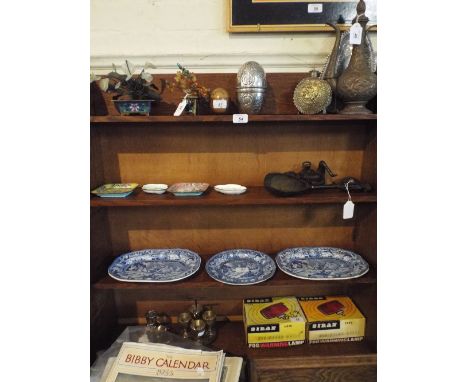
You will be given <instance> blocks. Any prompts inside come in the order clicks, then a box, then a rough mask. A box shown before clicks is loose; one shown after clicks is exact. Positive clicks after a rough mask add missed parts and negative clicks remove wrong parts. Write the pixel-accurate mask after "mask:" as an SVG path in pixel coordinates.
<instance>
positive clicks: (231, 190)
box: [214, 184, 247, 195]
mask: <svg viewBox="0 0 468 382" xmlns="http://www.w3.org/2000/svg"><path fill="white" fill-rule="evenodd" d="M214 189H215V190H216V191H218V192H221V193H222V194H226V195H239V194H243V193H244V192H245V191H246V190H247V187H245V186H241V185H240V184H218V185H217V186H214Z"/></svg>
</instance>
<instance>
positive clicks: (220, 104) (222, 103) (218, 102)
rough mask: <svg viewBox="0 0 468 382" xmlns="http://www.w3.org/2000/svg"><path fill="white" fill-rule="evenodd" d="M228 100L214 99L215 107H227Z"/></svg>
mask: <svg viewBox="0 0 468 382" xmlns="http://www.w3.org/2000/svg"><path fill="white" fill-rule="evenodd" d="M226 108H227V101H226V100H225V99H214V100H213V109H226Z"/></svg>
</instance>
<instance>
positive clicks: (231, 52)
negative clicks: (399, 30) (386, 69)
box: [91, 0, 377, 73]
mask: <svg viewBox="0 0 468 382" xmlns="http://www.w3.org/2000/svg"><path fill="white" fill-rule="evenodd" d="M227 2H228V1H227V0H91V70H92V71H93V72H95V73H104V72H108V71H109V69H110V68H111V64H112V63H115V64H117V65H120V64H121V63H122V62H123V61H124V59H125V58H128V59H129V60H130V61H132V62H133V63H135V64H143V63H145V62H146V61H150V62H152V63H153V64H155V65H156V66H157V67H158V69H156V70H155V71H156V72H159V73H174V72H175V71H176V70H177V68H176V63H177V62H180V63H181V64H183V65H184V66H187V67H188V68H189V69H191V70H193V71H194V72H198V73H203V72H237V70H238V69H239V67H240V65H242V64H243V63H244V62H246V61H249V60H255V61H258V62H259V63H260V64H261V65H262V66H263V67H264V68H265V70H266V71H267V72H307V71H309V70H311V69H313V67H314V64H315V65H316V66H317V69H319V68H321V65H323V63H324V62H325V60H326V57H327V55H328V54H329V53H330V51H331V49H332V47H333V43H334V35H333V34H332V33H249V34H245V33H241V34H238V33H235V34H233V33H228V32H226V27H227V8H228V6H227ZM371 39H372V43H373V45H374V49H376V44H377V42H376V36H375V33H372V36H371Z"/></svg>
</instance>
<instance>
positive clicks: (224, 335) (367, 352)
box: [210, 322, 377, 368]
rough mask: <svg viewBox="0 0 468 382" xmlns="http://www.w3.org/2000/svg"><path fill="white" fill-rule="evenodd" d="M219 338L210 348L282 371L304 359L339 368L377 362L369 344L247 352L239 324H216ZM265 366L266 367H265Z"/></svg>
mask: <svg viewBox="0 0 468 382" xmlns="http://www.w3.org/2000/svg"><path fill="white" fill-rule="evenodd" d="M218 331H219V333H218V337H217V339H216V341H215V342H214V343H213V344H212V345H211V346H210V347H212V348H214V349H223V350H224V351H225V352H227V353H229V355H234V356H239V357H247V358H248V359H250V360H253V361H255V362H258V361H262V362H265V363H266V362H268V363H269V364H270V365H269V366H270V367H274V365H275V363H276V364H277V365H278V367H280V366H279V365H281V368H284V367H285V363H286V362H287V363H289V367H291V368H293V367H295V366H300V365H302V367H304V358H307V359H308V362H309V363H310V364H312V363H314V362H317V363H318V362H320V363H321V364H326V363H331V364H336V363H340V364H341V365H342V366H345V365H353V364H360V365H363V364H375V363H376V360H377V354H376V352H377V346H376V344H375V343H374V342H371V341H366V340H363V341H360V342H339V343H324V344H313V345H309V344H304V345H298V346H291V347H288V348H276V349H275V348H272V349H250V348H248V347H247V345H246V343H245V333H244V325H243V323H242V322H226V323H219V324H218ZM265 366H266V365H265Z"/></svg>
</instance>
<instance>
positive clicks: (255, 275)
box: [206, 249, 276, 285]
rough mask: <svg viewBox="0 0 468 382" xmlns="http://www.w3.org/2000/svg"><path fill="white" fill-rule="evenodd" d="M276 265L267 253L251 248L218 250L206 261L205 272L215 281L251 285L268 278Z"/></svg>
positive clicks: (273, 272)
mask: <svg viewBox="0 0 468 382" xmlns="http://www.w3.org/2000/svg"><path fill="white" fill-rule="evenodd" d="M275 270H276V265H275V262H274V261H273V259H272V258H271V257H270V256H268V255H267V254H265V253H263V252H259V251H254V250H252V249H230V250H227V251H223V252H219V253H217V254H216V255H214V256H213V257H211V258H210V259H209V260H208V261H207V262H206V272H207V273H208V275H210V277H211V278H213V279H215V280H216V281H219V282H222V283H224V284H229V285H252V284H258V283H261V282H263V281H266V280H268V279H269V278H270V277H272V276H273V275H274V274H275Z"/></svg>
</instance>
